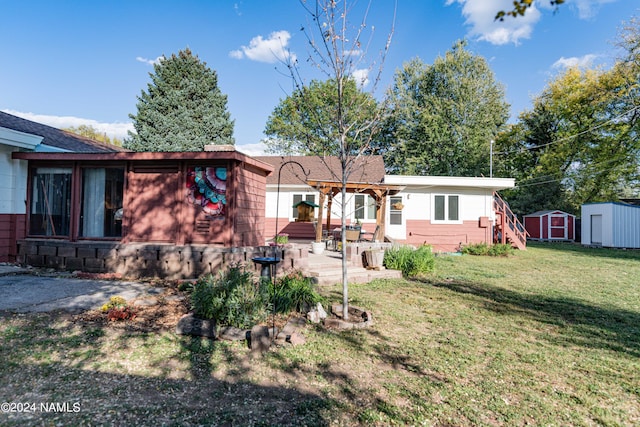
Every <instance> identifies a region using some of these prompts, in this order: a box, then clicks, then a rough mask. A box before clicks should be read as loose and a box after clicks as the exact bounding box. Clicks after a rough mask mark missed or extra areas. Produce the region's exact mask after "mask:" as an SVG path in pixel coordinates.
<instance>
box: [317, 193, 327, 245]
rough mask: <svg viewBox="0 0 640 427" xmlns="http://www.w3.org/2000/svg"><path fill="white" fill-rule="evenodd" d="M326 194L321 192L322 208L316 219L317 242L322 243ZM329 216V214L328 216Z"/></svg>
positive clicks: (319, 209)
mask: <svg viewBox="0 0 640 427" xmlns="http://www.w3.org/2000/svg"><path fill="white" fill-rule="evenodd" d="M325 196H326V194H325V193H324V191H323V189H321V190H320V207H319V208H318V218H316V242H322V208H323V206H324V198H325ZM327 216H328V214H327Z"/></svg>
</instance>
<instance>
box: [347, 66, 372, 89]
mask: <svg viewBox="0 0 640 427" xmlns="http://www.w3.org/2000/svg"><path fill="white" fill-rule="evenodd" d="M351 76H352V77H353V78H354V80H355V81H356V84H357V85H358V87H359V88H361V89H362V88H364V87H367V85H368V84H369V70H368V69H366V68H362V69H360V70H355V71H354V72H353V73H351Z"/></svg>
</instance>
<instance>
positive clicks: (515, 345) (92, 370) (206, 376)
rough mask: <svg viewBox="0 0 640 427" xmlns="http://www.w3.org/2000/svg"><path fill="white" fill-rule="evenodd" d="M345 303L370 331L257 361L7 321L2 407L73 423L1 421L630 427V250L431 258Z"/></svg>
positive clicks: (637, 354) (195, 343)
mask: <svg viewBox="0 0 640 427" xmlns="http://www.w3.org/2000/svg"><path fill="white" fill-rule="evenodd" d="M324 292H325V294H326V295H328V296H329V297H330V298H331V299H332V300H335V301H339V300H340V296H339V288H338V287H336V288H335V289H325V290H324ZM350 295H351V297H352V303H353V304H354V305H358V306H362V307H365V308H367V309H369V310H371V311H372V312H373V315H374V319H375V325H374V326H373V327H372V328H370V329H366V330H357V331H347V332H341V333H336V332H329V331H325V330H323V329H322V328H318V327H312V326H309V327H308V329H307V330H305V332H304V334H305V336H306V338H307V343H306V344H305V345H303V346H298V347H288V348H280V349H277V350H274V351H271V352H269V353H268V354H267V355H266V356H264V357H262V358H252V357H251V356H250V355H249V351H248V350H247V349H246V348H245V346H244V345H243V344H240V343H227V342H218V341H216V342H211V341H208V340H206V339H204V340H200V339H195V338H187V337H182V336H176V335H175V334H174V333H173V332H172V331H167V330H164V331H154V332H139V331H133V330H128V329H126V328H122V327H119V328H118V327H116V328H114V327H111V326H107V327H105V326H104V325H102V324H99V323H91V322H86V321H79V320H78V319H77V318H74V317H72V316H69V315H65V314H47V315H10V314H5V315H4V316H2V317H0V337H1V338H0V343H1V347H0V361H2V363H1V364H0V383H1V384H2V386H1V387H0V401H4V402H7V401H8V402H36V403H37V404H38V405H39V404H40V403H41V402H69V403H70V404H73V403H76V402H77V403H79V410H78V411H77V412H73V411H72V412H69V413H53V412H49V413H43V412H42V411H37V412H36V413H30V414H18V413H10V414H7V413H4V414H2V413H0V425H20V426H22V425H41V424H44V425H48V424H51V425H57V424H60V425H81V424H85V425H112V424H115V425H149V426H156V425H238V426H244V425H296V426H297V425H320V426H322V425H427V426H432V425H433V426H459V425H463V426H464V425H469V426H471V425H474V426H475V425H490V426H493V425H500V426H514V425H515V426H518V425H544V426H548V425H554V426H570V425H585V426H591V425H611V426H619V425H622V426H633V425H640V252H636V251H612V250H602V249H599V250H598V249H583V248H581V247H579V246H576V245H564V244H549V245H541V244H539V245H530V247H529V249H528V250H527V251H526V252H517V253H516V255H514V256H512V257H509V258H490V257H474V256H450V257H438V258H437V259H436V272H435V273H434V274H432V275H429V276H427V277H423V278H422V279H421V280H415V281H376V282H373V283H369V284H364V285H352V286H351V287H350ZM70 407H71V409H73V406H70ZM37 409H40V408H37Z"/></svg>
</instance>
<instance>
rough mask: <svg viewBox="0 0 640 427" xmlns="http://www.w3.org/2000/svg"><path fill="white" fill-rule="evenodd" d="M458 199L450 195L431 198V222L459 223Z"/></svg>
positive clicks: (437, 195) (438, 195)
mask: <svg viewBox="0 0 640 427" xmlns="http://www.w3.org/2000/svg"><path fill="white" fill-rule="evenodd" d="M459 201H460V197H459V196H457V195H452V194H436V195H435V196H433V220H434V221H443V222H458V221H460V212H459V210H460V206H459Z"/></svg>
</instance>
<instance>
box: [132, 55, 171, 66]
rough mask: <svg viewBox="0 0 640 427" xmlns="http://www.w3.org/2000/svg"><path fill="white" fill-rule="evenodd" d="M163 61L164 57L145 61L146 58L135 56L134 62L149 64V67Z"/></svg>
mask: <svg viewBox="0 0 640 427" xmlns="http://www.w3.org/2000/svg"><path fill="white" fill-rule="evenodd" d="M163 59H164V56H158V57H157V58H156V59H147V58H143V57H142V56H136V61H138V62H142V63H144V64H149V65H156V64H159V63H160V61H162V60H163Z"/></svg>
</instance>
